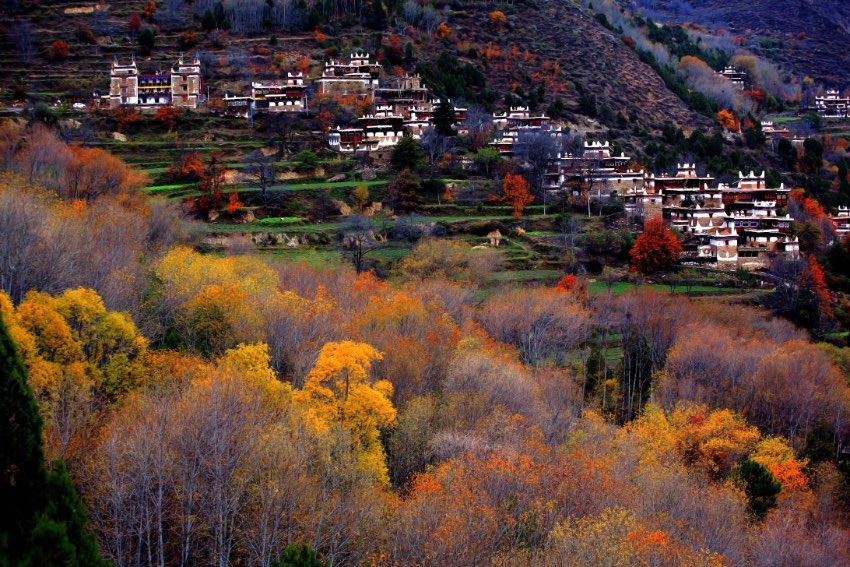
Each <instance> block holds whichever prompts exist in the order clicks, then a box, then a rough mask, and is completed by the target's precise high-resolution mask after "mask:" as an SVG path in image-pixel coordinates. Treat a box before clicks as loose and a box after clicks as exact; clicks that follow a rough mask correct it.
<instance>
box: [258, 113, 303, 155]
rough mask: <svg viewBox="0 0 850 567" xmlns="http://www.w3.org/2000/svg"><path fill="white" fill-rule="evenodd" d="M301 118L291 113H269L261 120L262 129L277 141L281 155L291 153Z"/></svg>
mask: <svg viewBox="0 0 850 567" xmlns="http://www.w3.org/2000/svg"><path fill="white" fill-rule="evenodd" d="M300 121H301V118H300V117H299V116H298V115H297V114H295V113H292V112H270V113H269V114H268V115H267V116H266V118H265V119H264V120H263V128H264V129H265V130H267V131H269V132H271V133H272V134H274V136H275V137H276V139H277V144H278V147H279V148H280V151H281V153H282V154H283V155H285V156H286V155H289V154H290V153H292V144H293V140H294V138H295V133H296V132H297V131H298V124H299V122H300Z"/></svg>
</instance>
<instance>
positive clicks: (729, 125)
mask: <svg viewBox="0 0 850 567" xmlns="http://www.w3.org/2000/svg"><path fill="white" fill-rule="evenodd" d="M717 123H718V124H720V127H721V128H724V129H726V130H729V131H730V132H737V131H739V130H740V129H741V123H740V122H739V121H738V119H737V118H735V115H734V114H732V113H731V112H729V111H728V110H726V109H723V110H720V111H719V112H718V113H717Z"/></svg>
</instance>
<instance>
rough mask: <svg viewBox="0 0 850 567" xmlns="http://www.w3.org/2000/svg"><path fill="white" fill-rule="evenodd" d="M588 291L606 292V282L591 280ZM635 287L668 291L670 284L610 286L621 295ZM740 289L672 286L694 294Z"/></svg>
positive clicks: (617, 283)
mask: <svg viewBox="0 0 850 567" xmlns="http://www.w3.org/2000/svg"><path fill="white" fill-rule="evenodd" d="M587 288H588V293H590V294H591V295H603V294H606V293H608V284H607V283H606V282H591V283H590V284H589V285H588V286H587ZM637 289H651V290H654V291H660V292H667V293H670V286H669V285H664V284H633V283H629V282H616V283H615V284H614V285H613V286H612V287H611V292H612V293H613V294H614V295H621V294H623V293H626V292H627V291H633V290H637ZM741 291H742V290H740V289H738V288H735V287H716V286H708V285H694V286H690V287H688V286H684V285H677V286H673V293H695V294H731V293H740V292H741Z"/></svg>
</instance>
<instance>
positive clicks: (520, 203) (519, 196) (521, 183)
mask: <svg viewBox="0 0 850 567" xmlns="http://www.w3.org/2000/svg"><path fill="white" fill-rule="evenodd" d="M498 200H499V201H501V202H503V203H505V204H507V205H510V206H511V208H512V209H513V212H512V214H513V216H514V218H515V219H519V218H520V217H521V216H522V211H523V210H524V209H525V206H526V205H529V204H531V202H532V201H534V195H532V194H531V190H530V188H529V186H528V181H526V180H525V178H524V177H523V176H522V175H514V174H513V173H508V174H507V175H505V181H504V183H503V184H502V196H501V197H499V199H498Z"/></svg>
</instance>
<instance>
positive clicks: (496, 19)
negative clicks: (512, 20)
mask: <svg viewBox="0 0 850 567" xmlns="http://www.w3.org/2000/svg"><path fill="white" fill-rule="evenodd" d="M488 19H489V20H490V24H491V25H493V26H494V27H497V28H501V27H502V26H504V25H505V24H507V23H508V17H507V16H506V15H505V13H504V12H502V11H501V10H493V11H492V12H490V14H489V15H488Z"/></svg>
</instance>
